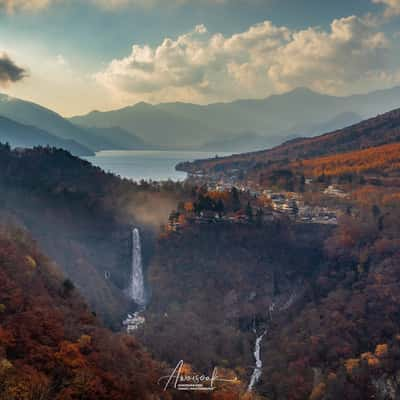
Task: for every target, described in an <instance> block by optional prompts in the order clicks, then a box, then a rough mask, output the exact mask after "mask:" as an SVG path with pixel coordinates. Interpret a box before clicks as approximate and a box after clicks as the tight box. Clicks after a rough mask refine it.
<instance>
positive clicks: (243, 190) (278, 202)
mask: <svg viewBox="0 0 400 400" xmlns="http://www.w3.org/2000/svg"><path fill="white" fill-rule="evenodd" d="M188 180H190V181H191V182H192V183H196V184H198V185H203V187H204V186H205V187H206V189H207V192H208V193H210V194H212V196H213V197H215V198H223V197H226V195H227V193H231V192H232V191H237V192H238V193H239V195H240V197H241V198H244V199H245V204H242V207H241V208H240V209H237V210H234V211H232V210H231V211H226V210H224V211H225V212H222V210H219V209H213V208H210V209H202V210H199V211H198V212H195V210H194V209H192V208H191V207H192V206H189V207H186V209H184V210H183V213H182V210H180V211H179V210H178V211H177V212H174V213H172V214H171V216H170V219H169V223H168V227H167V229H168V230H169V231H175V232H176V231H179V230H181V229H182V228H183V227H184V226H185V225H187V224H222V223H228V224H251V223H256V224H263V223H268V222H271V221H274V220H279V219H282V218H289V219H291V220H292V221H294V222H295V223H308V224H327V225H337V224H338V219H339V217H340V216H341V215H343V213H344V210H343V207H339V206H336V207H333V206H330V207H328V206H323V205H311V204H307V202H306V201H305V199H304V196H303V194H302V193H299V192H289V191H277V190H272V189H271V188H262V187H259V186H258V185H255V184H254V183H253V182H251V181H249V182H246V183H243V182H239V181H238V180H237V179H236V176H235V175H231V176H228V177H227V176H226V175H225V176H221V175H205V174H203V173H202V172H197V173H195V174H190V175H189V177H188ZM305 184H306V185H310V184H312V180H311V179H306V180H305ZM321 195H323V196H325V197H328V198H336V199H345V198H346V197H348V194H347V193H346V192H344V191H343V190H342V189H340V188H339V187H337V186H336V185H329V186H328V187H326V188H325V189H323V190H322V191H321Z"/></svg>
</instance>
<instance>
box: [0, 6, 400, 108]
mask: <svg viewBox="0 0 400 400" xmlns="http://www.w3.org/2000/svg"><path fill="white" fill-rule="evenodd" d="M399 84H400V0H336V1H321V0H0V91H2V92H5V93H7V94H9V95H11V96H15V97H19V98H22V99H25V100H30V101H33V102H36V103H39V104H41V105H43V106H45V107H48V108H51V109H53V110H55V111H56V112H58V113H60V114H62V115H64V116H72V115H78V114H84V113H87V112H89V111H91V110H95V109H96V110H110V109H115V108H120V107H124V106H127V105H131V104H135V103H137V102H140V101H146V102H150V103H159V102H174V101H184V102H192V103H199V104H207V103H212V102H219V101H232V100H235V99H239V98H264V97H267V96H269V95H271V94H276V93H282V92H285V91H288V90H291V89H294V88H296V87H300V86H302V87H308V88H310V89H312V90H315V91H318V92H321V93H327V94H332V95H349V94H353V93H365V92H369V91H373V90H377V89H384V88H388V87H393V86H396V85H399Z"/></svg>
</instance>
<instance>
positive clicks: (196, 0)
mask: <svg viewBox="0 0 400 400" xmlns="http://www.w3.org/2000/svg"><path fill="white" fill-rule="evenodd" d="M70 1H75V2H76V3H79V2H81V3H85V2H90V3H92V4H93V5H95V6H98V7H100V8H102V9H104V10H113V9H118V8H121V7H142V8H151V7H155V6H181V5H185V4H189V3H192V4H225V3H227V2H229V1H234V0H169V1H166V0H0V11H1V10H5V11H6V12H7V13H9V14H13V13H15V12H19V11H37V10H41V9H44V8H46V7H48V6H50V5H52V4H55V3H61V2H70ZM251 1H257V0H251Z"/></svg>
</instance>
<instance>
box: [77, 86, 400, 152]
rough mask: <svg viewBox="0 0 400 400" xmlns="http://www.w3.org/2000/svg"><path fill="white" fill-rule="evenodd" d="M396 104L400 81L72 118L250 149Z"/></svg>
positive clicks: (151, 135) (145, 134)
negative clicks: (349, 92)
mask: <svg viewBox="0 0 400 400" xmlns="http://www.w3.org/2000/svg"><path fill="white" fill-rule="evenodd" d="M398 106H400V87H395V88H392V89H387V90H381V91H376V92H373V93H369V94H365V95H353V96H349V97H336V96H329V95H325V94H320V93H316V92H313V91H311V90H309V89H306V88H298V89H295V90H293V91H291V92H288V93H284V94H281V95H273V96H270V97H268V98H266V99H260V100H238V101H234V102H231V103H216V104H210V105H195V104H186V103H164V104H158V105H151V104H147V103H138V104H136V105H134V106H130V107H125V108H122V109H120V110H115V111H108V112H99V111H93V112H91V113H89V114H87V115H84V116H79V117H73V118H71V119H70V121H71V122H72V123H74V124H77V125H79V126H84V127H97V128H106V127H112V126H119V127H120V128H122V129H125V130H126V131H128V132H131V133H134V134H136V135H137V136H139V137H140V138H141V139H142V140H144V141H145V142H146V143H149V144H152V145H157V146H162V147H167V148H175V149H176V148H177V147H178V148H186V149H199V148H200V149H207V150H210V149H211V148H212V147H213V146H215V147H216V148H215V149H213V150H220V147H221V143H222V144H223V143H230V146H229V147H230V148H229V150H231V151H247V150H250V149H252V150H254V149H262V148H267V147H271V146H273V145H276V144H279V143H281V142H282V141H284V140H287V139H288V138H294V137H298V136H313V135H316V134H319V133H321V132H325V131H329V130H333V129H339V128H343V127H345V126H348V125H350V124H353V123H355V122H359V121H361V120H363V119H365V118H369V117H373V116H375V115H376V114H379V113H383V112H385V111H387V110H390V109H394V108H396V107H398ZM310 121H312V122H310ZM235 142H237V143H235ZM243 142H246V143H247V144H246V145H245V146H244V147H243Z"/></svg>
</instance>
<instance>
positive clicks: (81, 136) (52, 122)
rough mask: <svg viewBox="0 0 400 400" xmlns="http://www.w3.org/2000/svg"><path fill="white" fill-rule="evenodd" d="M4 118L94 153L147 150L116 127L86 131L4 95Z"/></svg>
mask: <svg viewBox="0 0 400 400" xmlns="http://www.w3.org/2000/svg"><path fill="white" fill-rule="evenodd" d="M0 115H3V116H5V117H7V118H10V119H12V120H14V121H16V122H19V123H21V124H24V125H30V126H35V127H37V128H39V129H40V130H43V131H46V132H51V134H52V135H56V136H58V137H59V138H61V139H66V140H73V141H75V142H77V143H81V144H82V145H83V146H85V147H88V148H90V149H91V150H94V151H97V150H104V149H109V150H119V149H121V144H122V143H124V147H123V149H126V148H130V149H131V148H137V147H136V146H138V147H141V146H144V144H143V141H141V140H140V139H139V138H137V137H135V136H134V134H132V133H130V132H129V133H128V132H126V133H125V132H123V131H122V130H121V129H119V128H117V129H115V128H114V127H112V128H110V129H108V130H97V129H82V128H81V127H78V126H76V125H74V124H72V123H71V122H70V121H68V120H66V119H65V118H63V117H62V116H61V115H59V114H57V113H55V112H53V111H51V110H49V109H47V108H45V107H42V106H40V105H38V104H35V103H31V102H29V101H24V100H19V99H16V98H13V97H9V96H7V95H4V94H0Z"/></svg>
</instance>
